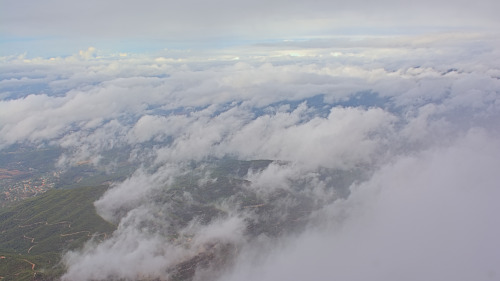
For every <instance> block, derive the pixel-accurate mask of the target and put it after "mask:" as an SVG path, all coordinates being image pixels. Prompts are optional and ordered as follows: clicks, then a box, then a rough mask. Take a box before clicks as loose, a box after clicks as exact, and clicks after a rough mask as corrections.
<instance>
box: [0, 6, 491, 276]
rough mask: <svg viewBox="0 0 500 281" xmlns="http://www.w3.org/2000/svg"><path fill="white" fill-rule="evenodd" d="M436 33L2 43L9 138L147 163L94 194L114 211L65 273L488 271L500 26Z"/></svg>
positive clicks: (69, 257) (3, 119) (68, 259)
mask: <svg viewBox="0 0 500 281" xmlns="http://www.w3.org/2000/svg"><path fill="white" fill-rule="evenodd" d="M49 4H50V3H49ZM219 4H221V2H216V3H214V7H217V5H219ZM357 4H359V5H361V4H362V3H361V2H357ZM79 5H84V4H79ZM103 5H108V4H103ZM123 5H124V7H125V8H126V7H127V6H128V5H132V4H130V3H124V4H123ZM133 5H135V4H133ZM176 5H180V6H182V5H184V4H176ZM203 5H206V4H203ZM203 5H202V6H203ZM228 5H229V4H228ZM270 5H276V3H274V4H270ZM301 5H303V4H300V3H298V4H297V6H296V8H297V9H298V8H300V7H301ZM318 5H330V4H328V3H326V2H325V3H319V4H318ZM117 7H118V6H117ZM200 7H201V6H200ZM104 8H105V9H106V7H104ZM118 8H120V7H118ZM120 9H121V8H120ZM179 9H182V7H179ZM85 12H89V11H87V10H84V11H83V13H85ZM92 13H93V11H92ZM440 36H443V38H444V39H443V38H440ZM440 36H437V35H428V36H413V37H408V36H398V37H390V36H389V37H373V38H361V39H357V40H355V39H353V38H334V39H325V40H317V41H316V40H308V41H303V42H280V43H269V44H262V45H258V46H252V47H247V48H239V49H238V48H232V49H227V50H225V51H224V52H222V53H220V52H218V51H213V52H208V53H206V54H203V55H200V54H193V53H190V52H186V53H185V54H178V53H175V52H174V53H169V52H166V53H165V54H162V56H161V58H160V59H158V57H155V56H141V55H133V54H131V55H129V56H127V57H120V56H105V55H102V53H101V52H100V51H99V50H98V49H97V50H94V49H88V50H87V51H82V53H81V54H77V55H75V56H72V57H67V58H54V59H42V58H37V59H28V58H26V57H25V56H24V57H9V58H2V60H3V61H4V62H6V63H5V64H4V65H5V67H4V68H2V71H1V72H0V75H1V79H2V81H0V87H3V88H2V91H4V89H5V92H7V94H5V95H4V94H2V97H4V96H6V98H2V100H0V148H2V149H3V148H6V147H8V146H10V145H12V144H23V145H35V146H40V147H43V146H55V147H58V148H60V149H61V150H62V152H63V154H62V156H61V158H60V159H59V160H58V163H59V165H60V166H67V165H74V164H75V163H78V162H79V161H83V160H92V163H93V164H95V165H102V166H103V168H106V169H107V168H110V167H109V165H108V164H107V163H108V162H111V163H112V162H113V160H116V159H118V156H116V155H117V154H119V158H120V159H121V160H120V161H125V160H123V159H126V161H129V163H131V165H136V166H137V167H138V170H137V171H136V172H135V173H134V174H133V175H131V176H130V177H129V178H128V179H127V180H124V181H123V182H117V183H114V184H113V185H112V187H111V188H110V189H109V190H108V191H107V192H106V193H105V194H104V196H103V197H102V198H100V199H99V200H98V201H97V202H95V206H96V209H97V210H98V212H99V214H100V215H102V216H103V217H105V218H106V219H108V220H110V221H113V222H114V223H116V225H117V226H118V229H117V231H116V232H115V233H113V235H111V236H110V237H109V238H108V239H107V240H105V241H103V242H101V243H99V242H98V241H97V240H96V241H92V242H89V243H88V244H87V245H86V246H85V247H84V248H83V249H81V250H79V251H74V252H68V253H66V254H65V258H64V263H65V264H66V265H67V267H68V272H67V274H66V275H65V277H64V278H63V279H65V280H75V279H79V280H106V279H112V278H123V279H137V278H167V277H168V276H170V277H172V276H178V275H179V274H182V272H184V271H182V270H179V269H183V268H184V269H185V268H190V270H187V271H186V272H189V274H190V276H191V277H193V278H194V279H197V278H198V279H199V280H218V279H223V280H246V279H261V280H271V279H284V278H288V279H294V278H295V279H306V278H302V277H306V276H308V278H307V279H315V280H321V279H327V278H328V279H329V280H330V279H332V278H333V279H337V278H338V279H347V280H362V279H363V280H366V279H368V278H373V279H377V280H378V279H384V280H387V279H389V280H395V279H399V280H400V279H412V278H413V279H415V280H417V279H418V280H422V279H432V278H434V277H435V278H436V279H454V280H455V279H456V280H465V279H468V280H470V279H474V280H477V279H479V280H481V278H483V279H484V280H488V278H490V277H491V278H495V276H498V275H497V274H499V273H497V272H496V271H495V266H494V263H495V262H497V261H498V260H499V259H498V255H497V254H496V253H498V252H499V251H498V246H497V245H498V243H497V242H496V240H495V239H496V238H494V237H496V236H498V232H499V229H498V228H496V224H495V222H494V217H495V216H493V215H492V214H495V213H497V211H498V210H497V208H496V207H495V206H496V204H494V199H495V198H497V197H498V195H499V194H498V192H497V190H496V188H495V184H496V183H497V182H498V180H499V179H498V176H497V175H496V173H495V167H498V164H499V163H498V160H497V159H500V158H499V157H498V156H500V155H499V154H500V149H499V147H498V145H497V143H498V136H499V132H500V127H499V126H498V122H497V120H498V117H499V115H500V108H499V104H500V103H499V91H498V89H499V88H500V85H499V83H500V82H499V81H500V80H499V73H500V71H499V69H500V64H499V60H498V59H497V57H498V56H497V55H498V51H497V48H496V47H497V46H498V40H497V39H493V38H492V37H491V36H490V35H485V34H477V33H470V34H469V33H468V34H462V35H460V34H456V33H453V34H445V35H443V34H440ZM233 54H235V55H233ZM236 54H237V55H238V57H239V59H238V60H237V61H235V60H233V58H234V57H235V56H236ZM23 81H27V84H26V85H31V84H37V83H38V84H37V85H40V86H39V87H34V88H29V89H22V88H21V89H20V88H18V85H19V83H22V82H23ZM2 93H3V92H2ZM111 152H113V153H111ZM102 155H108V156H107V157H110V158H113V157H114V156H116V157H117V158H116V159H108V161H107V162H103V161H100V160H101V159H102ZM109 155H111V156H109ZM251 160H274V161H273V162H267V161H261V162H259V161H256V162H245V161H251ZM224 161H241V162H234V163H239V164H238V165H241V166H238V169H236V168H234V170H235V171H233V170H231V169H230V168H233V167H232V166H231V165H229V164H228V166H230V168H227V167H226V168H227V169H226V170H224V171H225V172H226V173H228V175H226V174H225V173H222V172H220V170H217V169H218V168H217V165H222V167H225V166H224V163H226V162H224ZM229 163H230V162H229ZM235 165H236V164H235ZM245 165H247V166H248V167H249V168H248V169H249V171H246V170H245V169H246V168H243V167H244V166H245ZM245 167H246V166H245ZM236 170H237V171H236ZM231 173H233V174H231ZM180 186H182V187H183V188H180ZM221 194H222V195H224V196H222V195H221ZM173 214H174V215H173ZM462 253H463V254H462ZM214 257H215V258H214ZM138 260H139V261H138ZM232 260H234V262H230V261H232ZM104 261H106V262H104ZM194 261H198V262H194ZM196 265H198V266H196ZM415 265H419V266H415ZM123 267H126V270H121V269H122V268H123ZM89 268H92V269H93V270H89ZM360 268H361V269H362V270H359V269H360ZM284 269H286V270H284ZM186 274H188V273H186ZM311 276H313V277H314V278H310V277H311Z"/></svg>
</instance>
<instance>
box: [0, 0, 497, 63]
mask: <svg viewBox="0 0 500 281" xmlns="http://www.w3.org/2000/svg"><path fill="white" fill-rule="evenodd" d="M0 7H1V8H2V9H1V12H0V13H1V17H0V36H1V38H2V40H1V44H2V47H1V48H0V49H1V50H2V51H1V55H13V54H23V53H25V52H26V53H27V54H28V55H30V56H44V57H47V56H67V55H71V54H74V53H76V52H78V50H80V49H85V48H87V47H89V46H94V47H96V48H99V49H104V50H106V51H108V52H115V53H118V52H154V51H161V50H162V49H165V48H175V49H178V48H181V49H186V48H190V49H199V48H202V49H203V48H214V47H221V46H222V47H224V46H232V45H234V44H237V45H240V44H242V43H248V42H251V43H255V42H264V41H275V40H278V41H280V40H295V39H308V38H317V37H321V38H323V37H328V36H337V35H345V34H347V35H384V34H408V33H411V34H414V33H423V32H443V31H457V30H458V31H460V32H462V31H464V30H471V29H472V30H480V31H486V32H488V31H490V32H495V31H496V30H498V28H499V25H500V24H499V20H498V17H497V16H496V13H495V11H497V10H498V9H499V8H500V7H499V4H498V1H495V0H480V1H476V2H470V1H446V0H438V1H428V0H425V1H418V2H415V1H406V0H405V1H396V0H384V1H364V0H356V1H349V2H345V1H320V0H318V1H302V0H294V1H261V0H257V1H226V0H217V1H210V2H207V1H199V0H190V1H182V2H179V1H156V0H148V1H141V2H139V1H131V0H127V1H114V0H112V1H106V2H102V1H93V0H92V1H78V2H74V1H73V2H67V1H61V0H51V1H44V2H39V1H32V0H23V1H8V0H2V1H1V2H0Z"/></svg>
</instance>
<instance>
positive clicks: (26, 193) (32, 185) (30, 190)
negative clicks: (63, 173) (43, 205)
mask: <svg viewBox="0 0 500 281" xmlns="http://www.w3.org/2000/svg"><path fill="white" fill-rule="evenodd" d="M58 178H59V172H53V173H45V174H42V175H36V176H33V177H27V178H24V179H22V180H19V179H16V178H15V177H7V178H3V179H0V204H1V205H2V206H4V205H5V204H7V203H10V202H18V201H21V200H24V199H27V198H30V197H34V196H37V195H39V194H42V193H44V192H46V191H48V190H50V189H52V188H54V186H55V184H56V181H57V179H58Z"/></svg>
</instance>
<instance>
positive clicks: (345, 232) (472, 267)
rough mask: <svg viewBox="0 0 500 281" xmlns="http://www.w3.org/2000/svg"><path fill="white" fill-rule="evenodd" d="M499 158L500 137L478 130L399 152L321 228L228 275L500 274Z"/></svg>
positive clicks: (334, 208) (329, 212)
mask: <svg viewBox="0 0 500 281" xmlns="http://www.w3.org/2000/svg"><path fill="white" fill-rule="evenodd" d="M498 156H500V147H499V146H498V141H497V135H495V134H493V135H490V134H488V133H486V132H484V131H483V130H476V129H473V130H471V131H469V132H468V133H467V134H466V135H465V136H463V137H461V138H460V139H458V140H456V141H455V142H454V143H453V144H452V145H451V146H449V147H437V148H433V149H431V150H428V151H424V152H422V153H419V154H418V155H415V156H410V157H399V158H398V159H396V161H395V162H393V163H391V164H388V165H386V166H383V167H382V168H381V169H380V170H378V171H376V172H375V173H374V175H373V177H372V178H371V179H370V180H368V181H366V182H363V183H362V184H358V185H354V186H352V187H351V191H352V193H351V195H350V196H349V197H348V198H347V199H346V200H343V201H335V202H334V203H333V204H332V205H331V206H328V207H326V208H325V210H324V215H325V216H326V217H327V218H328V219H326V220H322V224H323V226H322V227H320V228H319V229H315V228H311V229H309V231H306V232H305V233H303V234H302V235H300V236H299V237H297V238H293V239H291V240H290V241H287V244H286V245H287V247H286V248H285V249H280V250H277V251H274V252H271V253H269V256H267V258H264V259H262V260H261V261H260V262H255V261H254V262H253V263H249V261H248V260H246V259H245V257H244V256H242V258H241V262H240V264H239V265H238V266H236V267H235V268H236V269H235V270H234V272H232V273H231V274H229V275H228V276H227V277H226V278H223V279H222V280H255V279H259V280H277V279H289V280H303V279H307V278H309V279H314V280H331V279H343V280H367V279H371V280H401V279H405V280H422V279H427V280H443V279H447V280H451V279H453V280H470V279H475V280H496V279H497V278H498V274H499V272H498V270H497V266H496V265H497V264H498V262H499V261H500V255H499V254H498V253H499V250H500V248H499V247H500V244H499V241H498V238H497V237H498V235H499V234H500V228H499V227H498V224H497V223H496V218H495V215H494V214H495V213H497V212H498V205H497V204H496V199H497V198H498V196H499V195H500V193H499V189H498V188H497V183H498V181H499V180H500V178H499V176H498V173H496V171H495V167H497V165H498V160H497V159H498ZM339 218H343V219H342V220H341V222H340V223H339ZM325 223H326V224H329V225H330V226H329V227H325V226H324V225H325Z"/></svg>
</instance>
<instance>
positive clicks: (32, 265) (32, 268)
mask: <svg viewBox="0 0 500 281" xmlns="http://www.w3.org/2000/svg"><path fill="white" fill-rule="evenodd" d="M23 261H25V262H27V263H29V264H31V270H35V266H36V264H34V263H32V262H30V261H29V260H26V259H23Z"/></svg>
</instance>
